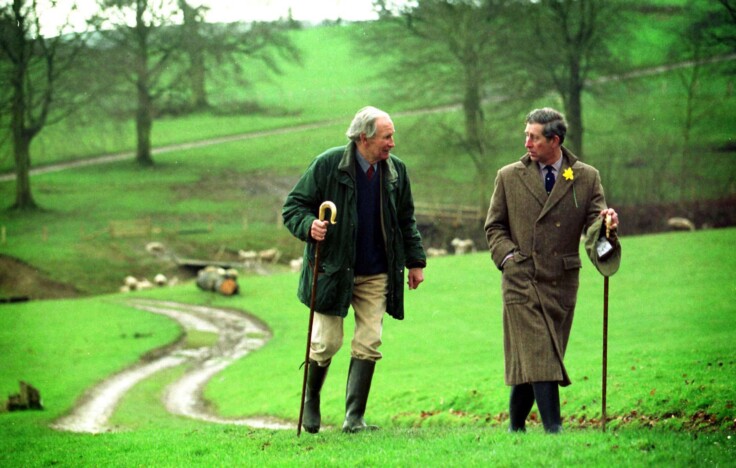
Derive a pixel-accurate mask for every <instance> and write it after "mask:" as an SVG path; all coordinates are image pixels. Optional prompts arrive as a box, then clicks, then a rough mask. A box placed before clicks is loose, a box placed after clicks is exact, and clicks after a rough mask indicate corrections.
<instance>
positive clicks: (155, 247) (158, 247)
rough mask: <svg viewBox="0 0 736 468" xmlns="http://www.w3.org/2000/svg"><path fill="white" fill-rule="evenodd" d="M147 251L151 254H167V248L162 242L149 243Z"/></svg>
mask: <svg viewBox="0 0 736 468" xmlns="http://www.w3.org/2000/svg"><path fill="white" fill-rule="evenodd" d="M146 251H147V252H148V253H150V254H154V255H161V254H164V253H166V248H164V244H162V243H161V242H149V243H148V244H146Z"/></svg>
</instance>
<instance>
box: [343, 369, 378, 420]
mask: <svg viewBox="0 0 736 468" xmlns="http://www.w3.org/2000/svg"><path fill="white" fill-rule="evenodd" d="M375 368H376V362H375V361H368V360H364V359H356V358H352V359H350V370H349V371H348V384H347V389H346V391H345V422H344V423H343V424H342V431H343V432H361V431H375V430H377V429H378V426H369V425H368V424H366V423H365V421H364V420H363V416H365V407H366V404H367V403H368V393H369V392H370V390H371V380H373V371H374V370H375Z"/></svg>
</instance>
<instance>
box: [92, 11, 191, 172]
mask: <svg viewBox="0 0 736 468" xmlns="http://www.w3.org/2000/svg"><path fill="white" fill-rule="evenodd" d="M98 2H99V3H98V4H99V6H100V9H101V10H100V12H99V14H98V15H97V16H96V17H95V18H94V20H93V23H94V24H95V26H96V28H97V30H98V32H99V34H100V35H101V37H102V38H104V45H105V46H106V47H109V49H110V59H109V60H108V62H107V63H106V64H105V66H106V67H108V68H109V69H110V70H111V71H113V72H114V74H115V75H117V76H119V77H121V78H122V79H124V80H125V81H126V82H127V83H128V84H129V85H130V86H132V88H133V89H134V90H135V103H136V104H135V124H136V142H137V143H136V161H137V162H138V164H140V165H141V166H152V165H153V164H154V161H153V157H152V156H151V131H152V129H153V121H154V117H155V113H156V108H155V103H156V101H157V99H159V98H160V97H161V96H162V95H163V94H164V93H165V92H167V91H168V90H169V89H171V88H172V87H173V86H174V84H175V83H176V82H177V81H178V80H179V79H180V77H181V74H180V70H181V66H180V65H179V64H177V58H178V53H179V51H180V46H181V42H180V36H179V34H178V33H177V31H178V28H176V27H174V26H175V25H176V20H177V19H180V16H179V15H180V10H179V8H178V5H177V4H176V0H98Z"/></svg>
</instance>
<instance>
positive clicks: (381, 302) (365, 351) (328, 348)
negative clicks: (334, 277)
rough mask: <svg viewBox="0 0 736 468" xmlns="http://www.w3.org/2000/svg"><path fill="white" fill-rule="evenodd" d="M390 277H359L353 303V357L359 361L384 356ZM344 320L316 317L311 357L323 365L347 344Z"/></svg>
mask: <svg viewBox="0 0 736 468" xmlns="http://www.w3.org/2000/svg"><path fill="white" fill-rule="evenodd" d="M387 290H388V275H387V274H385V273H383V274H380V275H371V276H356V277H355V286H354V287H353V298H352V300H351V302H350V304H351V305H352V306H353V311H354V312H355V333H354V334H353V341H352V343H351V344H350V348H351V350H350V355H351V356H352V357H354V358H357V359H363V360H369V361H378V360H379V359H381V353H379V352H378V347H379V346H381V332H382V330H383V314H384V313H385V312H386V292H387ZM343 322H344V319H343V317H337V316H334V315H325V314H321V313H319V312H317V313H315V314H314V323H313V324H312V346H311V349H310V352H309V357H310V358H311V359H313V360H315V361H317V363H319V365H320V366H326V365H327V364H329V362H330V360H331V359H332V357H333V356H334V355H335V354H337V351H338V350H339V349H340V348H341V347H342V344H343V335H344V333H343Z"/></svg>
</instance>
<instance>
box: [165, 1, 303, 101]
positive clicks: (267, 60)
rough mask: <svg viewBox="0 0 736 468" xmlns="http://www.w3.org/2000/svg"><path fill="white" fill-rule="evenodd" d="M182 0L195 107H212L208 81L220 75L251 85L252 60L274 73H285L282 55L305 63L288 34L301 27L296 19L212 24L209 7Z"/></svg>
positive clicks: (185, 44) (192, 96) (191, 87)
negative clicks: (207, 18)
mask: <svg viewBox="0 0 736 468" xmlns="http://www.w3.org/2000/svg"><path fill="white" fill-rule="evenodd" d="M178 2H179V7H180V9H181V11H182V13H183V19H184V22H183V25H182V28H183V30H184V34H183V40H182V49H183V51H184V54H185V55H186V59H187V67H188V73H187V75H188V83H189V85H190V87H189V95H190V104H191V107H192V108H193V109H194V110H199V109H203V108H207V107H209V100H208V94H207V83H208V82H209V81H215V80H216V79H217V78H218V77H220V78H226V79H232V80H233V81H234V82H237V83H238V85H239V86H241V87H247V86H249V85H250V83H251V80H250V79H249V77H248V73H247V71H246V70H244V69H243V63H246V61H247V60H248V59H253V60H257V61H260V62H262V63H263V64H265V65H266V68H267V69H268V70H269V71H270V72H272V73H274V74H280V73H281V72H282V70H281V67H280V66H279V62H278V60H277V59H278V58H279V57H282V58H285V59H287V60H290V61H292V62H295V63H301V57H300V53H299V49H298V48H297V47H296V45H295V44H294V43H293V42H292V41H291V39H290V37H289V35H288V34H287V32H288V30H290V29H294V28H295V27H297V26H296V24H297V23H295V22H294V21H291V20H278V21H272V22H252V23H247V24H246V23H240V22H235V23H228V24H211V23H207V22H205V16H206V12H207V8H206V7H204V6H198V7H194V6H191V5H190V3H189V2H188V1H187V0H178ZM208 65H209V66H208Z"/></svg>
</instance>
